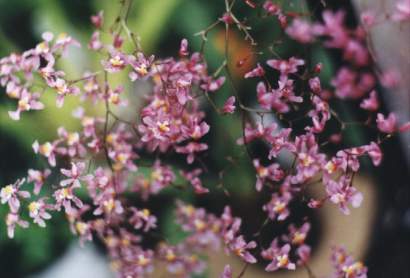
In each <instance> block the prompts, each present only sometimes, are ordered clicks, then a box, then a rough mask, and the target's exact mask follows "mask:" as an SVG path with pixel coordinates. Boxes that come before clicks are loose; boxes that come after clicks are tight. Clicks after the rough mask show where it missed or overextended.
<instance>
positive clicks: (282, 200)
mask: <svg viewBox="0 0 410 278" xmlns="http://www.w3.org/2000/svg"><path fill="white" fill-rule="evenodd" d="M291 200H292V196H291V195H290V193H288V192H284V193H283V194H282V195H279V194H278V193H273V194H272V198H271V200H270V201H269V203H267V204H266V205H264V206H263V210H264V211H266V212H267V213H268V216H269V218H270V219H272V220H276V219H277V220H278V221H283V220H285V219H286V218H288V216H289V214H290V212H289V209H288V205H289V202H290V201H291Z"/></svg>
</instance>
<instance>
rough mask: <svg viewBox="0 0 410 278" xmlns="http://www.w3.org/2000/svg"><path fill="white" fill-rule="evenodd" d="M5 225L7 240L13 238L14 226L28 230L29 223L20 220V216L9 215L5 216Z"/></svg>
mask: <svg viewBox="0 0 410 278" xmlns="http://www.w3.org/2000/svg"><path fill="white" fill-rule="evenodd" d="M6 225H7V235H8V237H9V238H13V237H14V230H15V228H16V225H19V226H20V227H22V228H28V226H29V223H28V222H27V221H24V220H21V219H20V216H19V215H18V214H16V213H9V214H7V216H6Z"/></svg>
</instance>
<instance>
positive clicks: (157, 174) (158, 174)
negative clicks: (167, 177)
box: [151, 169, 162, 180]
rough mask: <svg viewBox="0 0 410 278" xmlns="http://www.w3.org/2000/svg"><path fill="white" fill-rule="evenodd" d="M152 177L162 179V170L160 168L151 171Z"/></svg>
mask: <svg viewBox="0 0 410 278" xmlns="http://www.w3.org/2000/svg"><path fill="white" fill-rule="evenodd" d="M151 179H152V180H162V171H161V170H160V169H156V170H154V171H152V172H151Z"/></svg>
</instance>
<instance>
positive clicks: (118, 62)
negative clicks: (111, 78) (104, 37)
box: [101, 49, 128, 73]
mask: <svg viewBox="0 0 410 278" xmlns="http://www.w3.org/2000/svg"><path fill="white" fill-rule="evenodd" d="M109 53H110V58H109V59H108V60H102V61H101V64H102V65H103V67H104V69H105V70H106V71H107V72H109V73H114V72H118V71H121V70H122V69H124V68H125V66H126V65H127V64H128V60H127V57H126V56H125V54H124V53H122V52H120V51H118V50H115V49H110V51H109Z"/></svg>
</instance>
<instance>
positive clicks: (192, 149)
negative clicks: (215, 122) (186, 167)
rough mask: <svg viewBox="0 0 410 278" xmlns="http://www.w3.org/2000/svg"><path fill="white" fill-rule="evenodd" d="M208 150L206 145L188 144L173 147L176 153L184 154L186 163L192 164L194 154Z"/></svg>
mask: <svg viewBox="0 0 410 278" xmlns="http://www.w3.org/2000/svg"><path fill="white" fill-rule="evenodd" d="M207 149H208V145H207V144H204V143H196V142H189V143H188V144H187V145H186V146H182V147H179V146H178V147H175V151H176V152H177V153H182V154H186V155H187V157H186V161H187V163H188V164H192V163H193V162H194V160H195V153H198V152H203V151H206V150H207Z"/></svg>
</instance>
